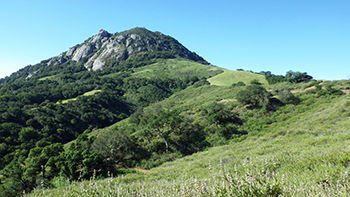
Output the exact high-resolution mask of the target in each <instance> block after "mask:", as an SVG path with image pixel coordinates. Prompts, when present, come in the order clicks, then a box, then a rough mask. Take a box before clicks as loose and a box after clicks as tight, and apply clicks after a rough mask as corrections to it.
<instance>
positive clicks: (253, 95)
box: [236, 85, 272, 108]
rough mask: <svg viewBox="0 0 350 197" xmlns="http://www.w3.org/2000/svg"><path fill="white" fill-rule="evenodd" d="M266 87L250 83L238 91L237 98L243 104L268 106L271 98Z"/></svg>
mask: <svg viewBox="0 0 350 197" xmlns="http://www.w3.org/2000/svg"><path fill="white" fill-rule="evenodd" d="M271 96H272V95H271V93H269V92H268V91H267V90H266V89H265V88H264V87H262V86H260V85H249V86H247V87H246V88H245V89H244V90H241V91H239V92H238V93H237V96H236V99H237V101H238V102H240V103H241V104H243V105H252V107H253V108H261V107H266V106H267V105H268V104H269V100H270V98H271Z"/></svg>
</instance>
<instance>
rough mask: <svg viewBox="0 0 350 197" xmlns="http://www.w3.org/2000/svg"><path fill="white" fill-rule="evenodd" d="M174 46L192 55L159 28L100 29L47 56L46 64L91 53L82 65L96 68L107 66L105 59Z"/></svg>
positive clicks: (79, 58)
mask: <svg viewBox="0 0 350 197" xmlns="http://www.w3.org/2000/svg"><path fill="white" fill-rule="evenodd" d="M129 32H130V33H129ZM162 38H166V39H162ZM174 43H175V45H174ZM177 44H178V45H177ZM174 47H175V48H174ZM174 49H176V51H180V50H182V55H184V56H188V57H189V56H191V55H193V54H192V52H190V51H189V50H187V49H186V48H185V47H183V46H182V45H181V44H180V43H177V41H176V40H175V41H174V39H173V40H172V38H169V37H166V36H165V35H163V34H162V33H160V32H150V31H148V30H146V29H144V28H135V29H132V30H129V31H125V32H121V33H115V34H110V33H108V32H107V31H105V30H102V29H101V30H100V31H99V32H98V33H97V34H96V35H94V36H92V37H90V38H88V39H87V40H85V41H84V43H83V44H80V45H75V46H73V47H71V48H69V49H68V51H67V52H66V53H62V54H61V55H60V56H57V57H54V58H52V59H50V61H49V62H48V65H56V64H60V63H64V62H65V61H68V60H73V61H76V62H79V61H81V59H82V58H84V57H87V56H90V55H91V54H92V53H94V54H93V55H92V56H91V57H90V58H89V59H88V60H87V62H86V63H85V64H84V66H85V67H86V68H87V69H89V70H99V69H103V68H105V67H107V66H110V65H108V62H115V61H116V62H120V61H123V60H126V59H127V58H128V57H130V56H132V55H135V54H137V53H140V52H147V51H174ZM106 60H108V61H106ZM106 62H107V63H106Z"/></svg>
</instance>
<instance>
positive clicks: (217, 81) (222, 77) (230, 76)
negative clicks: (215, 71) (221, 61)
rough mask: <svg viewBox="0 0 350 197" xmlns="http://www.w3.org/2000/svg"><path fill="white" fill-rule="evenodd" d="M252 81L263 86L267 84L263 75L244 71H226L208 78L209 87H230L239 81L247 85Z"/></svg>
mask: <svg viewBox="0 0 350 197" xmlns="http://www.w3.org/2000/svg"><path fill="white" fill-rule="evenodd" d="M253 79H257V80H259V82H260V83H261V84H263V85H267V84H268V82H267V81H266V79H265V76H263V75H259V74H255V73H251V72H246V71H230V70H226V69H225V70H224V72H223V73H221V74H219V75H216V76H214V77H212V78H210V79H209V80H208V81H209V82H210V84H211V85H218V86H231V85H232V84H233V83H237V82H239V81H243V82H244V83H245V84H249V82H250V81H252V80H253Z"/></svg>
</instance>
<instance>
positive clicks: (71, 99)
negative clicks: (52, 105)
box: [57, 90, 101, 104]
mask: <svg viewBox="0 0 350 197" xmlns="http://www.w3.org/2000/svg"><path fill="white" fill-rule="evenodd" d="M96 92H101V90H91V91H89V92H85V93H84V94H82V95H80V96H91V95H93V94H95V93H96ZM80 96H77V97H75V98H70V99H66V100H62V101H58V102H57V104H58V103H63V104H64V103H68V102H69V101H75V100H77V98H78V97H80Z"/></svg>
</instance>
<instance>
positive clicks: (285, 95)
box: [277, 90, 300, 105]
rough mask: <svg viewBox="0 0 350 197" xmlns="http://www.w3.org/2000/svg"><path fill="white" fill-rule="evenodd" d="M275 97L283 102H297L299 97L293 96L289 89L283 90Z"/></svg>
mask: <svg viewBox="0 0 350 197" xmlns="http://www.w3.org/2000/svg"><path fill="white" fill-rule="evenodd" d="M277 97H278V98H279V99H280V101H282V102H283V103H285V104H294V105H296V104H298V103H299V102H300V99H299V98H298V97H296V96H294V94H293V93H291V92H290V91H289V90H283V91H281V92H279V93H278V94H277Z"/></svg>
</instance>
